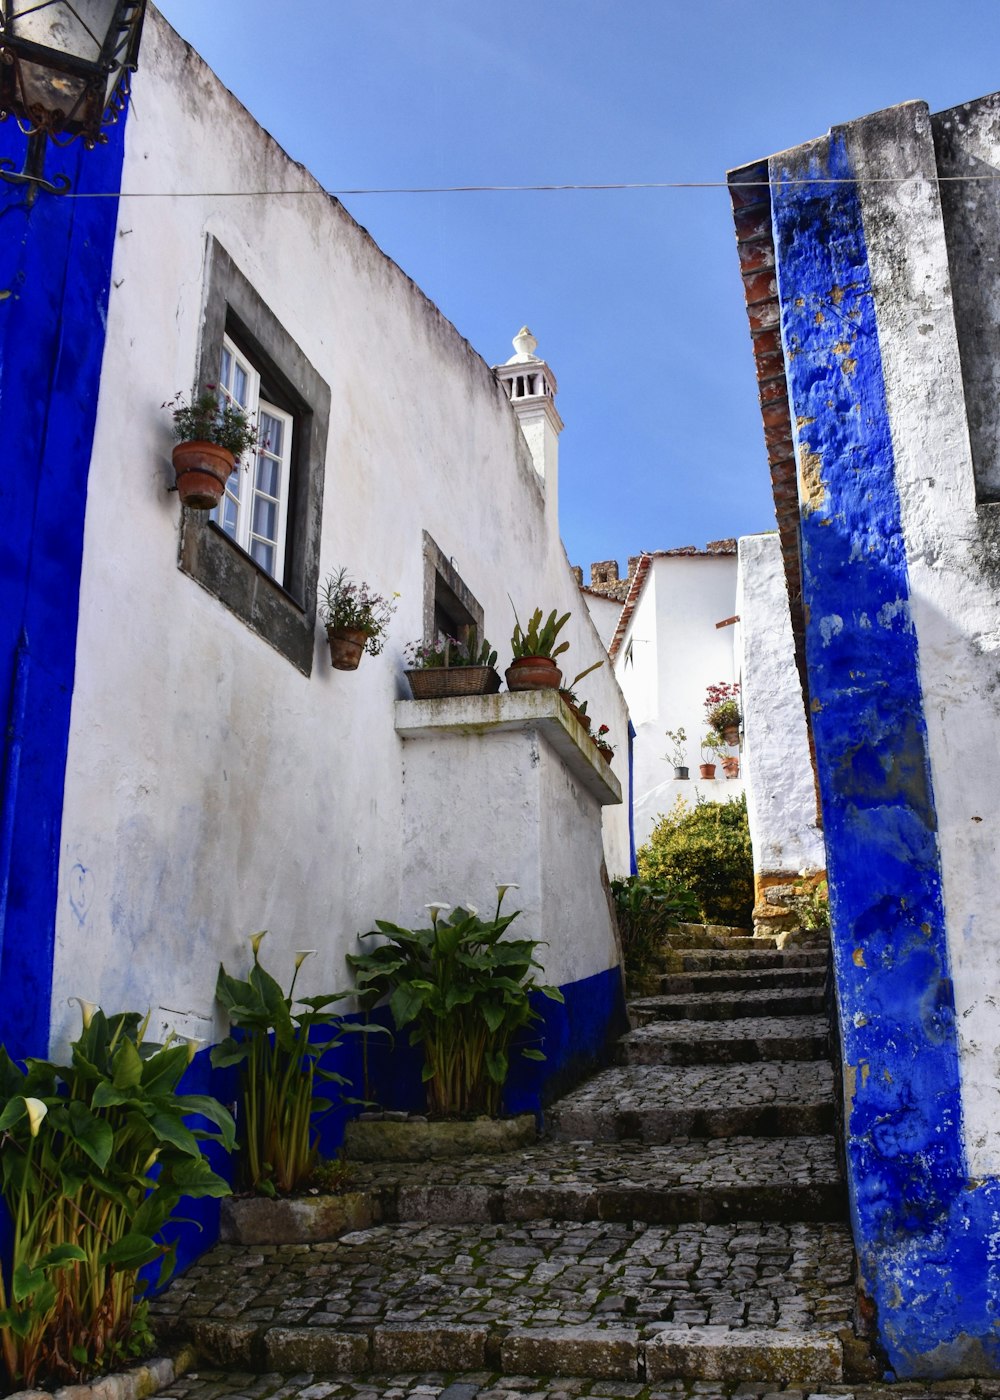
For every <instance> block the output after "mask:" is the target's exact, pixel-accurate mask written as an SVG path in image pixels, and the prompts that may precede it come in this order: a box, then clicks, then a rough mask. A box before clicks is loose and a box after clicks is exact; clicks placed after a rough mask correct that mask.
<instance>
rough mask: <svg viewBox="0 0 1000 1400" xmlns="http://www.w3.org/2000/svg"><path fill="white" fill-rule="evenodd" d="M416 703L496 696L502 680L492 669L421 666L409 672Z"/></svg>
mask: <svg viewBox="0 0 1000 1400" xmlns="http://www.w3.org/2000/svg"><path fill="white" fill-rule="evenodd" d="M406 679H407V680H408V681H409V682H410V690H411V691H412V692H413V698H414V700H443V699H445V698H446V697H447V696H449V695H495V694H496V693H497V691H498V690H499V689H500V676H499V675H498V673H497V672H496V671H495V670H494V669H493V667H492V666H422V667H419V668H417V669H416V670H413V671H407V673H406Z"/></svg>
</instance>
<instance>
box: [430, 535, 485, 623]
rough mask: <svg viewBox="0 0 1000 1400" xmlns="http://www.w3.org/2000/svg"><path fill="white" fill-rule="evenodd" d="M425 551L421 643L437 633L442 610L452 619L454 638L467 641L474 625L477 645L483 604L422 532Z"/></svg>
mask: <svg viewBox="0 0 1000 1400" xmlns="http://www.w3.org/2000/svg"><path fill="white" fill-rule="evenodd" d="M423 553H424V613H423V622H424V642H425V644H430V643H431V642H433V641H434V640H435V639H436V637H437V634H438V618H439V616H440V615H441V613H442V612H446V613H447V615H448V616H449V617H450V618H452V619H454V622H455V631H456V633H457V637H456V640H457V641H460V642H467V641H468V640H469V633H470V631H471V630H472V629H473V628H475V631H476V636H477V638H478V641H477V643H476V645H477V646H482V644H483V618H484V613H483V607H482V604H481V603H480V602H479V600H478V598H476V596H475V594H474V593H473V592H472V590H471V588H469V586H468V584H467V583H466V582H465V580H464V579H463V578H462V576H461V574H460V573H459V572H458V568H457V566H456V564H455V561H454V560H453V559H450V558H449V557H448V556H447V555H446V554H445V553H444V551H443V550H442V549H441V548H440V546H439V545H438V544H437V542H436V541H435V540H434V539H433V538H432V537H431V536H430V535H429V534H428V533H427V531H426V530H424V532H423Z"/></svg>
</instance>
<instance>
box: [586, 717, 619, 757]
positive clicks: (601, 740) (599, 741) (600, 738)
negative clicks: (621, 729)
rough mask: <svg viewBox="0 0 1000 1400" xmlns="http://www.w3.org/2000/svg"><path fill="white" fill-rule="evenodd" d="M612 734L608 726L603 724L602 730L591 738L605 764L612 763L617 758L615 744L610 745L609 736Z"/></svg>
mask: <svg viewBox="0 0 1000 1400" xmlns="http://www.w3.org/2000/svg"><path fill="white" fill-rule="evenodd" d="M610 733H611V730H610V729H609V728H608V726H607V725H606V724H602V725H601V727H600V729H598V731H597V733H596V734H593V735H591V738H592V739H593V741H594V743H595V744H596V745H597V752H598V753H599V754H600V755H601V757H602V758H603V759H604V762H605V763H610V762H611V760H612V759H613V758H614V756H615V746H614V744H609V743H608V735H609V734H610Z"/></svg>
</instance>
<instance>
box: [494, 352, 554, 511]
mask: <svg viewBox="0 0 1000 1400" xmlns="http://www.w3.org/2000/svg"><path fill="white" fill-rule="evenodd" d="M513 345H514V354H513V355H511V357H510V359H509V360H508V361H507V363H506V364H503V365H494V367H493V372H494V374H495V375H496V376H497V378H498V379H499V380H500V383H501V384H503V386H504V387H505V389H506V390H507V393H508V395H509V397H510V401H511V404H512V406H513V409H514V412H515V413H516V414H517V418H518V422H519V423H520V424H521V432H522V433H523V434H524V438H525V441H526V442H527V444H528V447H529V449H530V451H531V457H532V460H533V462H534V464H535V471H536V472H537V473H538V475H539V477H540V479H541V483H542V488H543V490H544V491H545V514H546V517H547V518H548V520H549V521H550V522H551V525H552V528H553V530H554V531H555V533H556V534H557V535H558V533H559V434H560V433H561V432H562V430H563V420H562V419H561V418H560V417H559V410H558V409H557V408H556V402H555V399H556V392H557V388H558V386H557V384H556V377H555V375H554V374H553V373H552V371H551V369H550V368H549V366H548V365H547V364H546V363H545V361H544V360H542V359H540V358H539V357H538V356H537V355H536V354H535V349H536V348H537V345H538V341H537V340H536V339H535V337H534V336H533V335H532V334H531V332H530V331H529V330H528V327H527V326H522V327H521V329H520V330H519V331H518V333H517V335H516V336H515V337H514V341H513Z"/></svg>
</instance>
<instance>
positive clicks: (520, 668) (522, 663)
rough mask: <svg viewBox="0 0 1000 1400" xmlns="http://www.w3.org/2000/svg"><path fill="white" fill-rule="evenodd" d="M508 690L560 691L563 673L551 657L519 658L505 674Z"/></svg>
mask: <svg viewBox="0 0 1000 1400" xmlns="http://www.w3.org/2000/svg"><path fill="white" fill-rule="evenodd" d="M505 674H506V676H507V689H508V690H558V689H559V686H560V685H561V683H562V671H560V669H559V667H558V666H557V665H556V663H555V662H554V661H553V660H552V658H551V656H519V657H518V658H517V660H516V661H512V662H511V664H510V665H509V666H508V667H507V670H506V672H505Z"/></svg>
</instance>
